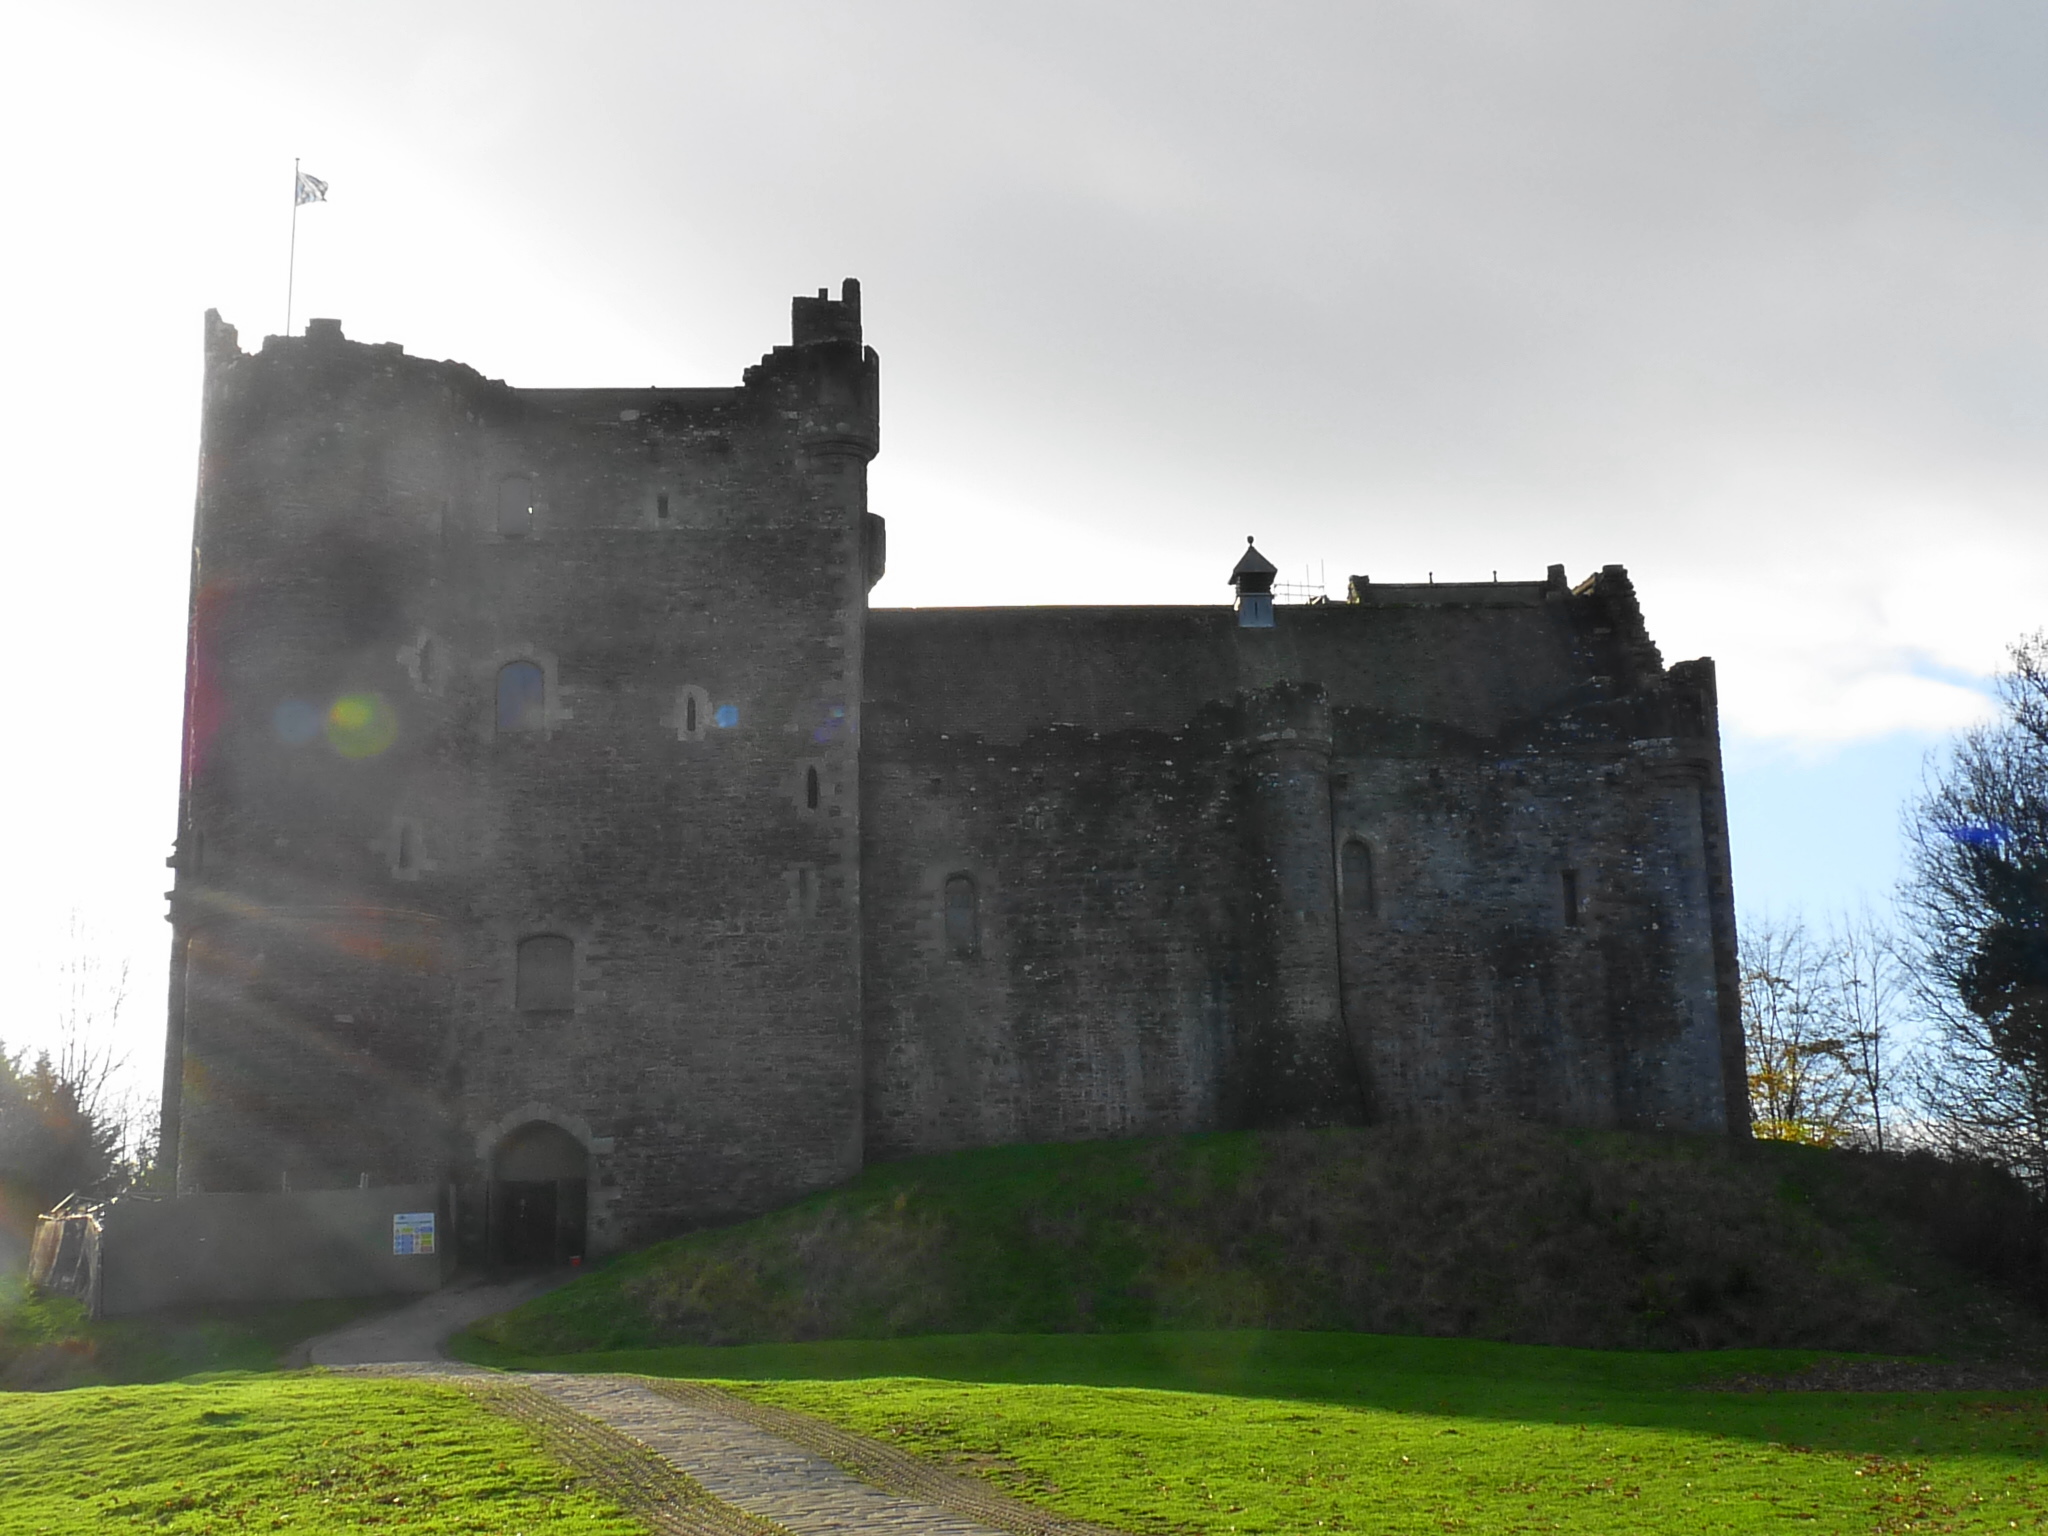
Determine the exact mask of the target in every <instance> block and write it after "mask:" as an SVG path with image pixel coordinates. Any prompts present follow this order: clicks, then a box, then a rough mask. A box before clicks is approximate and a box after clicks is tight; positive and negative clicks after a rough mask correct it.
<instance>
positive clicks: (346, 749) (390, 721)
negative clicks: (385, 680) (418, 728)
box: [327, 693, 398, 757]
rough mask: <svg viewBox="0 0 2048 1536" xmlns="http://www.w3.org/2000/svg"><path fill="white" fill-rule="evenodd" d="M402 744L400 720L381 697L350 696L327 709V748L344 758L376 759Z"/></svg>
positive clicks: (341, 698) (353, 694)
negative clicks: (399, 730)
mask: <svg viewBox="0 0 2048 1536" xmlns="http://www.w3.org/2000/svg"><path fill="white" fill-rule="evenodd" d="M396 740H398V716H397V715H395V714H393V713H392V711H391V706H390V705H389V704H387V703H385V702H384V696H383V695H382V694H381V693H349V694H343V695H342V696H341V697H340V698H338V699H336V700H335V701H334V702H333V704H331V705H329V706H328V709H327V745H329V746H330V747H332V748H334V750H335V751H337V752H339V753H340V754H341V755H342V756H343V757H375V756H376V755H377V754H378V753H379V752H382V751H383V750H384V749H385V748H386V747H388V746H390V745H391V743H393V742H394V741H396Z"/></svg>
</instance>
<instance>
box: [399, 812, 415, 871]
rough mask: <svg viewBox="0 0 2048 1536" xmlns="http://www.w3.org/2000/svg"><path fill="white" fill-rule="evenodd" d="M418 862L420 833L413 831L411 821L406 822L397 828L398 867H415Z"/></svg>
mask: <svg viewBox="0 0 2048 1536" xmlns="http://www.w3.org/2000/svg"><path fill="white" fill-rule="evenodd" d="M419 862H420V835H419V833H417V832H415V831H413V829H412V823H411V822H406V823H404V824H402V825H401V826H400V827H399V829H398V867H399V868H400V869H407V870H409V869H417V868H418V867H419Z"/></svg>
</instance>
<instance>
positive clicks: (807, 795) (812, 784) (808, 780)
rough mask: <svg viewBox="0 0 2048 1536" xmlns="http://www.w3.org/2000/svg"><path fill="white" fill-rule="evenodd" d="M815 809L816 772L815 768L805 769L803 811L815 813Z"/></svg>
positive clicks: (816, 799)
mask: <svg viewBox="0 0 2048 1536" xmlns="http://www.w3.org/2000/svg"><path fill="white" fill-rule="evenodd" d="M817 808H818V770H817V769H815V768H806V769H805V770H804V809H805V810H808V811H815V810H816V809H817Z"/></svg>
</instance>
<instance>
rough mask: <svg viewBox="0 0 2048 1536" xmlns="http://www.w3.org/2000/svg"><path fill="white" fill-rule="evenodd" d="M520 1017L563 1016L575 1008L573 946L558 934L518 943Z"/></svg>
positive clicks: (544, 934) (536, 936) (538, 936)
mask: <svg viewBox="0 0 2048 1536" xmlns="http://www.w3.org/2000/svg"><path fill="white" fill-rule="evenodd" d="M517 991H518V996H519V1011H520V1012H521V1013H567V1012H568V1011H570V1010H571V1009H573V1008H574V1007H575V1006H576V946H575V944H574V943H573V942H572V941H571V940H569V939H565V938H563V937H562V935H560V934H559V933H537V934H535V935H534V936H533V937H532V938H530V939H521V940H520V941H519V970H518V978H517Z"/></svg>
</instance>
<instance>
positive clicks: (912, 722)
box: [164, 282, 1748, 1260]
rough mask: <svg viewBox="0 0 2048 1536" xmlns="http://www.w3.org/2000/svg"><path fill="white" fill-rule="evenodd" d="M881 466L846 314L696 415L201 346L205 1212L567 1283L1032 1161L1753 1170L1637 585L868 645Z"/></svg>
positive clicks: (1669, 705) (188, 1013)
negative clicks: (977, 1151)
mask: <svg viewBox="0 0 2048 1536" xmlns="http://www.w3.org/2000/svg"><path fill="white" fill-rule="evenodd" d="M877 424H878V409H877V359H876V355H875V353H874V351H873V349H871V348H869V347H866V346H865V345H864V344H863V342H862V336H861V317H860V295H859V290H858V287H857V285H856V284H854V283H852V282H848V283H847V284H846V285H845V288H844V290H843V292H842V294H841V296H840V297H838V298H833V297H831V296H830V295H829V294H828V293H827V292H825V291H820V292H819V294H818V295H817V296H816V297H815V298H811V297H802V298H798V299H797V300H795V301H794V305H793V317H792V336H791V341H790V344H789V345H787V346H779V347H777V348H775V349H774V350H773V351H772V352H770V353H769V354H768V355H767V356H766V357H764V358H763V359H762V360H761V362H760V363H759V364H758V365H757V366H755V367H752V368H750V369H748V370H747V371H746V374H745V376H744V378H743V381H742V382H741V383H740V384H739V385H738V386H737V387H733V388H716V389H660V388H655V389H576V390H556V389H515V388H511V387H508V386H507V385H505V384H503V383H501V382H498V381H495V380H490V379H485V378H483V377H481V376H480V375H479V374H477V373H476V372H475V371H473V370H472V369H469V368H467V367H464V366H461V365H459V364H455V363H447V362H430V361H425V360H422V359H418V358H412V357H407V356H406V355H405V354H404V353H403V352H402V351H401V350H400V349H399V348H398V347H397V346H396V345H363V344H359V343H356V342H352V341H349V340H347V339H345V338H344V337H343V335H342V331H341V327H340V325H339V323H337V322H335V321H331V320H315V321H313V322H312V323H311V324H310V325H309V327H308V328H307V332H306V334H305V335H304V336H303V337H291V338H286V337H277V336H272V337H269V338H267V339H266V340H265V342H264V344H263V347H262V349H261V350H260V351H259V352H256V353H253V354H250V353H244V352H243V351H241V350H240V348H239V346H238V343H237V338H236V333H235V331H234V329H233V328H232V327H230V326H228V325H226V324H224V323H222V321H221V320H220V318H219V316H218V315H217V314H211V313H210V314H209V315H208V317H207V329H206V372H205V402H204V426H203V443H202V451H201V467H200V476H199V493H198V502H197V511H196V527H195V534H194V544H193V572H192V606H191V629H190V642H189V661H188V670H187V696H186V727H185V754H184V769H183V786H182V794H181V798H180V806H179V827H178V839H177V852H176V854H175V855H174V857H173V859H172V860H171V862H172V864H173V866H174V867H175V869H176V888H175V890H174V891H173V892H172V893H171V921H172V923H173V927H174V933H175V944H174V949H173V961H172V977H171V1001H170V1030H169V1040H168V1045H167V1062H166V1071H165V1078H164V1131H165V1142H164V1155H165V1157H166V1159H167V1160H168V1161H169V1162H170V1163H171V1164H172V1165H174V1166H175V1170H176V1180H177V1187H178V1189H179V1190H180V1191H181V1192H190V1191H201V1190H206V1191H221V1190H277V1189H279V1188H289V1189H332V1188H347V1187H356V1186H358V1185H386V1184H390V1185H397V1184H415V1185H416V1184H422V1183H432V1184H436V1185H439V1186H441V1187H443V1188H445V1189H446V1190H448V1191H449V1194H450V1203H451V1205H452V1209H453V1214H452V1216H451V1217H450V1218H447V1219H452V1220H453V1221H454V1223H455V1225H456V1227H457V1229H458V1236H459V1238H460V1241H461V1243H462V1245H463V1249H464V1251H465V1252H467V1253H470V1254H473V1255H476V1256H490V1257H495V1258H498V1259H504V1260H521V1259H529V1260H530V1259H543V1258H549V1257H560V1256H566V1255H569V1254H575V1253H582V1252H586V1251H588V1252H593V1253H596V1252H604V1251H608V1250H615V1249H618V1248H620V1247H622V1246H626V1245H628V1244H632V1243H637V1242H640V1241H644V1240H647V1239H648V1238H651V1237H653V1236H658V1235H661V1234H664V1233H667V1232H671V1231H675V1230H678V1229H681V1228H683V1227H686V1226H689V1225H693V1224H698V1223H703V1222H709V1221H714V1220H719V1219H723V1218H729V1217H733V1216H737V1215H742V1214H747V1213H752V1212H758V1211H762V1210H766V1209H768V1208H771V1207H773V1206H775V1205H777V1204H780V1203H782V1202H785V1201H787V1200H789V1199H791V1198H793V1197H795V1196H798V1195H800V1194H802V1193H804V1192H806V1191H810V1190H815V1189H818V1188H820V1187H822V1186H826V1185H830V1184H833V1183H836V1182H838V1181H841V1180H844V1179H846V1178H847V1177H849V1176H850V1175H852V1174H853V1173H854V1172H855V1171H857V1170H858V1169H859V1168H860V1167H861V1166H862V1165H863V1163H865V1162H867V1161H870V1160H874V1159H884V1158H895V1157H901V1156H905V1155H908V1154H913V1153H921V1152H934V1151H944V1150H950V1149H957V1148H965V1147H975V1146H986V1145H990V1144H996V1143H1006V1142H1025V1141H1050V1140H1061V1139H1074V1138H1089V1137H1111V1136H1129V1135H1142V1134H1158V1133H1169V1132H1180V1131H1196V1130H1210V1129H1225V1128H1232V1127H1245V1126H1269V1125H1326V1124H1343V1123H1355V1122H1363V1121H1367V1120H1371V1119H1375V1118H1383V1117H1398V1116H1417V1115H1426V1114H1439V1113H1471V1114H1482V1115H1513V1116H1525V1117H1529V1118H1532V1119H1538V1120H1543V1121H1549V1122H1557V1123H1566V1124H1575V1125H1584V1126H1639V1127H1660V1126H1661V1127H1669V1128H1672V1129H1676V1130H1683V1131H1692V1132H1714V1133H1726V1134H1731V1135H1742V1134H1746V1133H1747V1129H1748V1104H1747V1098H1746V1089H1745V1084H1744V1074H1743V1052H1742V1039H1741V1020H1740V1014H1739V1010H1738V1006H1737V1000H1736V970H1735V928H1734V913H1733V904H1732V895H1731V889H1730V879H1729V864H1728V841H1727V829H1726V815H1725V809H1724V803H1723V794H1722V782H1721V767H1720V748H1719V739H1718V730H1717V725H1716V711H1715V697H1714V680H1713V669H1712V664H1711V663H1710V662H1707V661H1692V662H1684V663H1680V664H1677V665H1674V666H1671V667H1669V668H1667V667H1665V666H1664V665H1663V663H1662V662H1661V660H1660V658H1659V655H1658V652H1657V649H1656V647H1655V646H1654V645H1653V644H1652V642H1651V640H1650V638H1649V636H1648V634H1647V633H1646V631H1645V629H1644V625H1643V620H1642V616H1641V614H1640V612H1639V611H1638V608H1637V603H1636V598H1635V594H1634V592H1633V590H1632V588H1631V586H1630V584H1629V580H1628V577H1627V575H1626V573H1625V572H1624V571H1623V570H1622V569H1621V568H1620V567H1618V566H1609V567H1607V568H1605V569H1604V570H1602V571H1600V572H1599V573H1598V574H1597V575H1595V576H1593V577H1591V578H1590V579H1588V580H1586V581H1583V582H1580V583H1579V584H1577V585H1570V584H1569V583H1568V582H1567V580H1566V577H1565V574H1564V571H1563V569H1562V567H1558V566H1553V567H1551V569H1550V571H1549V573H1548V575H1547V577H1546V578H1545V579H1543V580H1540V581H1508V582H1488V583H1481V584H1450V583H1444V584H1437V583H1427V584H1421V585H1387V584H1383V583H1378V582H1373V581H1370V580H1368V579H1367V578H1366V577H1363V576H1359V577H1354V578H1352V580H1351V583H1350V590H1349V600H1348V601H1345V602H1329V603H1318V602H1310V603H1305V604H1299V605H1285V604H1283V605H1282V606H1279V607H1277V608H1276V607H1275V606H1274V602H1273V597H1272V594H1271V583H1272V576H1273V569H1272V567H1271V566H1270V564H1268V563H1267V562H1266V561H1264V560H1263V558H1261V557H1260V556H1259V555H1258V553H1257V551H1256V550H1249V549H1245V550H1235V551H1231V550H1221V551H1219V552H1218V572H1217V575H1218V596H1219V600H1218V601H1217V602H1216V603H1215V604H1213V605H1208V606H1196V607H1073V608H1058V607H1043V608H983V609H973V608H959V609H895V610H891V609H884V608H870V607H869V605H868V592H869V589H870V588H871V587H872V586H873V585H874V583H875V582H876V581H877V579H879V578H880V576H881V575H882V571H883V561H884V538H883V522H882V519H881V518H880V517H878V516H876V515H875V514H874V513H872V512H870V511H869V510H868V506H867V489H866V476H867V465H868V462H869V460H870V459H872V458H873V457H874V455H875V453H876V450H877V447H878V436H877V430H878V427H877ZM1239 557H1241V558H1239ZM1232 559H1237V560H1238V565H1237V569H1236V570H1235V571H1234V572H1230V573H1229V580H1230V583H1231V585H1230V586H1229V587H1226V586H1225V585H1224V578H1225V574H1226V571H1227V570H1228V566H1229V562H1230V561H1231V560H1232ZM1233 589H1234V590H1233ZM1226 598H1228V599H1230V600H1228V601H1226V600H1225V599H1226Z"/></svg>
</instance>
